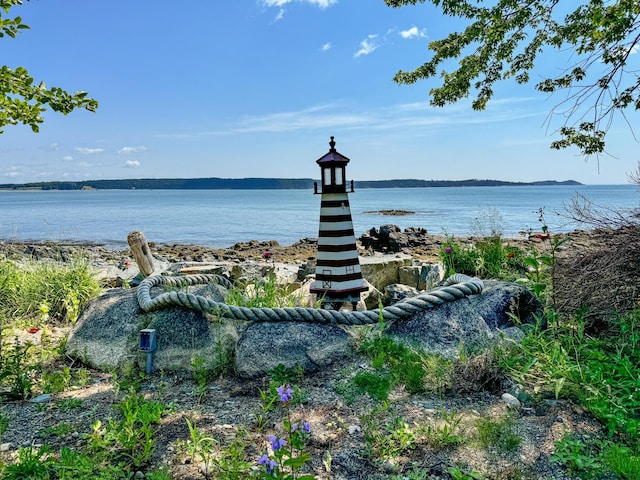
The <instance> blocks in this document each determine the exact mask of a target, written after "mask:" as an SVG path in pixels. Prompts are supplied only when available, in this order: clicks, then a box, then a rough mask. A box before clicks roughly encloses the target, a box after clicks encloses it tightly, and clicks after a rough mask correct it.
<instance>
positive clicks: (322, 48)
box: [320, 42, 333, 52]
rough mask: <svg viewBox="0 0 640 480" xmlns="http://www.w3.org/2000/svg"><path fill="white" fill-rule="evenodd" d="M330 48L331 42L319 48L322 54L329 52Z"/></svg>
mask: <svg viewBox="0 0 640 480" xmlns="http://www.w3.org/2000/svg"><path fill="white" fill-rule="evenodd" d="M332 46H333V45H331V42H327V43H325V44H324V45H322V46H321V47H320V50H322V51H323V52H326V51H327V50H330V49H331V47H332Z"/></svg>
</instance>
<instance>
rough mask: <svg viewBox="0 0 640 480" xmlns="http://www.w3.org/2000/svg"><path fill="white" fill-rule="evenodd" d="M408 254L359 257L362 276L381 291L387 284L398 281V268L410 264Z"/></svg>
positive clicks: (410, 260)
mask: <svg viewBox="0 0 640 480" xmlns="http://www.w3.org/2000/svg"><path fill="white" fill-rule="evenodd" d="M412 262H413V259H412V258H411V257H410V256H409V255H404V254H394V255H374V256H370V257H360V270H361V271H362V276H363V277H364V278H365V279H366V280H367V281H368V282H369V283H370V284H371V285H373V286H374V287H375V288H376V289H378V290H380V291H382V290H384V287H386V286H387V285H391V284H394V283H400V275H399V269H400V267H403V266H408V265H411V263H412Z"/></svg>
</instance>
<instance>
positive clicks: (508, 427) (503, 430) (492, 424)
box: [476, 415, 522, 452]
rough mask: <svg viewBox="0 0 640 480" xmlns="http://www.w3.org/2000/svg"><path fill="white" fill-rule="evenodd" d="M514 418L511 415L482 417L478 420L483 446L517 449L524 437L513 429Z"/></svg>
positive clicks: (507, 449)
mask: <svg viewBox="0 0 640 480" xmlns="http://www.w3.org/2000/svg"><path fill="white" fill-rule="evenodd" d="M513 426H514V419H513V417H511V416H508V415H507V416H505V417H502V418H480V419H478V420H477V422H476V427H477V428H478V438H479V440H480V444H481V445H482V446H483V447H485V448H486V447H489V446H492V447H497V448H499V449H501V450H506V451H509V452H510V451H513V450H516V449H517V448H518V447H519V446H520V443H521V442H522V439H521V438H520V437H519V436H518V435H517V434H516V433H515V432H514V431H513Z"/></svg>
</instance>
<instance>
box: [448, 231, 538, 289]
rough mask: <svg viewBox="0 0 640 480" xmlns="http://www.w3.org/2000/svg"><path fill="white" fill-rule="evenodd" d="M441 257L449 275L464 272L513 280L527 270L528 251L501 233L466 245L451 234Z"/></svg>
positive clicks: (482, 276) (476, 275) (474, 275)
mask: <svg viewBox="0 0 640 480" xmlns="http://www.w3.org/2000/svg"><path fill="white" fill-rule="evenodd" d="M439 256H440V260H441V261H442V263H443V264H444V266H445V275H446V276H447V277H449V276H451V275H453V274H454V273H463V274H465V275H470V276H473V277H479V278H492V279H496V280H507V281H512V280H515V279H516V278H518V277H521V276H522V275H523V274H524V272H525V271H526V261H525V259H526V254H525V252H523V251H522V250H521V249H519V248H517V247H511V246H508V245H505V243H504V241H503V240H502V238H501V237H500V236H492V237H487V238H485V239H482V240H479V241H477V242H476V243H475V245H473V246H466V245H462V244H461V243H460V242H458V241H457V240H456V239H455V238H454V237H453V236H449V235H447V236H446V238H445V242H444V243H443V245H442V247H441V249H440V253H439Z"/></svg>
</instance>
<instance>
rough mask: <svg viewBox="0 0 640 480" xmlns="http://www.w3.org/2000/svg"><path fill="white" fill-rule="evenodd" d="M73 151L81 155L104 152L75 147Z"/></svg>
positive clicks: (101, 149) (102, 150) (102, 149)
mask: <svg viewBox="0 0 640 480" xmlns="http://www.w3.org/2000/svg"><path fill="white" fill-rule="evenodd" d="M74 150H75V151H76V152H78V153H82V154H83V155H93V154H96V153H102V152H104V148H86V147H76V148H75V149H74Z"/></svg>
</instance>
